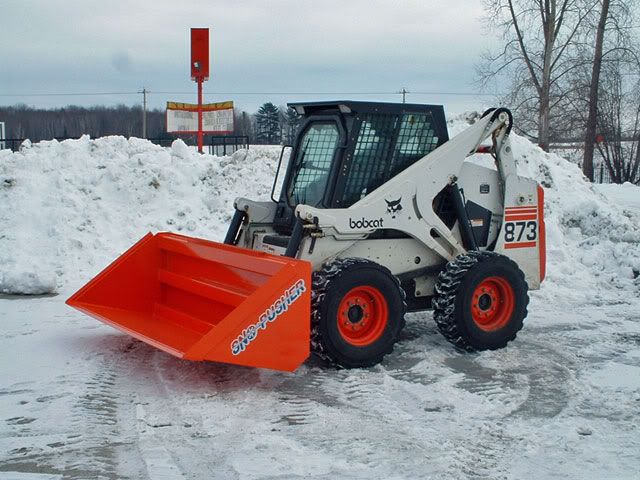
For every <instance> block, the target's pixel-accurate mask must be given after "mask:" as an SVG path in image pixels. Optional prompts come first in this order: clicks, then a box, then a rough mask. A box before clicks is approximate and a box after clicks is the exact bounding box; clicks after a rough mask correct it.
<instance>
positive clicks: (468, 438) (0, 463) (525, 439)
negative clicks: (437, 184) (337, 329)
mask: <svg viewBox="0 0 640 480" xmlns="http://www.w3.org/2000/svg"><path fill="white" fill-rule="evenodd" d="M450 128H451V131H452V132H453V133H455V132H456V131H459V130H460V129H461V128H463V125H462V124H461V123H460V122H458V123H456V124H453V125H451V126H450ZM514 153H515V156H516V158H517V161H518V163H519V169H520V171H521V173H522V174H526V175H529V176H532V177H534V178H536V179H538V181H540V182H541V183H542V184H543V185H544V186H545V189H546V205H545V206H546V213H547V235H548V267H547V272H548V274H547V280H546V281H545V283H544V284H543V288H542V289H541V290H540V291H537V292H532V294H531V304H530V307H529V312H530V313H529V316H528V317H527V320H526V324H525V328H524V330H523V331H522V332H521V333H520V334H519V336H518V338H517V339H516V341H515V342H513V343H512V344H510V345H509V347H508V348H506V349H504V350H500V351H495V352H483V353H479V354H466V353H460V352H458V351H456V350H455V349H454V348H453V347H452V346H451V345H450V344H449V343H447V342H446V341H445V340H444V338H443V337H441V336H440V335H439V333H438V332H437V330H436V328H435V326H434V324H433V322H432V319H431V314H430V313H422V314H413V315H410V316H409V318H408V323H407V328H406V329H405V331H404V334H403V336H402V340H401V341H400V342H399V344H398V345H397V347H396V349H395V351H394V353H393V354H392V355H390V356H388V357H387V358H386V359H385V361H384V363H383V364H382V365H380V366H377V367H375V368H372V369H360V370H341V371H335V370H331V369H327V368H325V367H323V366H322V365H321V364H319V363H318V362H317V361H315V360H313V359H312V360H310V361H309V362H307V364H306V365H305V366H303V367H302V368H301V369H299V370H298V371H297V372H295V373H293V374H287V373H281V372H273V371H265V370H256V369H248V368H241V367H234V366H228V365H221V364H213V363H190V362H185V361H181V360H178V359H176V358H174V357H171V356H169V355H167V354H165V353H162V352H160V351H157V350H155V349H153V348H152V347H149V346H147V345H146V344H143V343H140V342H138V341H135V340H133V339H131V338H129V337H127V336H126V335H123V334H120V333H119V332H117V331H115V330H113V329H111V328H109V327H107V326H104V325H102V324H100V323H98V322H96V321H94V320H93V319H91V318H89V317H86V316H83V315H81V314H79V313H76V312H74V311H72V310H71V309H69V308H68V307H66V306H65V305H64V300H65V299H66V298H67V297H68V296H69V295H70V294H71V293H73V291H75V289H77V288H78V287H79V286H81V285H82V284H83V283H85V282H86V281H87V280H88V279H89V278H91V277H92V276H93V275H95V273H97V272H98V271H99V270H100V269H102V268H103V267H104V265H106V264H107V263H109V262H110V261H111V260H112V259H113V258H114V257H116V256H117V255H118V254H119V253H120V252H122V251H123V250H124V249H126V248H127V247H128V246H130V245H131V244H132V243H133V242H134V241H136V240H137V239H139V238H140V237H141V236H142V235H143V234H144V233H146V232H147V231H149V230H154V231H156V230H172V231H181V232H183V233H185V234H188V235H193V236H200V237H205V238H210V239H218V240H219V239H221V237H222V236H223V234H224V231H225V229H226V225H227V223H228V221H229V219H230V215H231V210H232V200H233V198H234V197H235V196H237V195H246V196H248V197H253V198H268V196H269V193H270V191H271V182H272V179H273V175H274V172H275V167H276V165H277V157H278V154H279V149H277V148H269V147H265V148H255V149H254V148H252V149H251V150H250V151H249V152H246V151H242V152H237V153H236V154H234V155H233V156H230V157H224V158H217V157H211V156H206V155H205V156H199V155H197V154H194V153H193V152H192V151H190V150H189V149H188V148H186V147H185V146H184V145H183V144H181V143H180V142H177V143H175V144H174V145H173V147H172V148H170V149H164V148H160V147H156V146H153V145H152V144H150V143H148V142H145V141H143V140H136V139H132V140H129V141H128V140H126V139H123V138H120V137H110V138H102V139H97V140H90V139H88V138H82V139H80V140H68V141H65V142H62V143H58V142H41V143H39V144H35V145H32V146H30V147H28V148H24V149H23V150H22V151H21V152H20V153H13V154H12V153H9V152H3V151H0V221H1V222H2V230H1V232H0V291H2V292H4V293H5V294H16V293H45V294H46V295H41V296H37V297H24V296H17V295H4V296H3V297H2V298H0V324H1V325H2V327H1V329H0V373H1V376H0V379H1V380H0V412H2V417H1V418H0V479H4V478H11V479H14V478H15V479H23V478H28V479H45V478H46V479H50V478H51V479H52V478H83V479H84V478H113V479H115V478H132V479H135V478H151V479H159V478H163V479H164V478H193V479H199V478H216V479H217V478H219V479H228V478H326V479H334V478H367V479H370V478H385V479H386V478H397V479H401V478H403V479H404V478H407V479H413V478H436V479H449V478H450V479H460V478H491V479H494V478H512V479H522V478H536V479H541V478H571V479H585V478H593V479H601V478H618V479H622V478H629V479H631V478H638V477H637V475H638V471H640V454H639V453H638V452H640V418H639V416H638V413H639V412H640V313H638V312H640V298H639V297H640V278H637V277H638V272H640V206H639V205H638V202H640V188H638V187H635V186H631V185H628V186H627V185H625V186H621V187H618V186H616V187H609V186H603V187H598V188H594V187H592V186H591V185H589V184H588V183H586V182H585V181H584V180H583V178H582V175H581V173H580V171H579V170H578V169H577V167H575V166H574V165H572V164H571V163H569V162H567V161H565V160H563V159H562V158H560V157H558V156H556V155H548V154H544V153H543V152H541V151H540V150H539V149H538V148H537V147H535V146H533V145H531V144H530V143H529V142H527V141H526V140H524V139H522V138H519V137H517V136H514ZM478 161H483V160H482V159H479V160H478Z"/></svg>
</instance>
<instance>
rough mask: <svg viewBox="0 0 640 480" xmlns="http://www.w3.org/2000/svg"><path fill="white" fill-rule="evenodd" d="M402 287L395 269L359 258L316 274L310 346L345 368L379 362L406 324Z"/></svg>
mask: <svg viewBox="0 0 640 480" xmlns="http://www.w3.org/2000/svg"><path fill="white" fill-rule="evenodd" d="M405 310H406V305H405V302H404V290H402V288H401V287H400V283H399V282H398V279H397V278H396V277H395V276H393V275H392V274H391V272H390V271H389V270H388V269H387V268H385V267H383V266H381V265H378V264H377V263H375V262H371V261H369V260H365V259H361V258H346V259H338V260H335V261H333V262H331V263H329V264H327V265H325V266H324V267H323V268H322V269H321V270H320V271H318V272H314V274H313V291H312V315H311V319H312V320H311V327H312V330H311V347H312V349H313V351H314V352H315V353H316V354H317V355H319V356H320V357H322V358H324V359H325V360H327V361H329V362H331V363H333V364H335V365H337V366H342V367H346V368H355V367H369V366H372V365H375V364H377V363H380V362H381V361H382V358H383V357H384V356H385V355H386V354H387V353H391V351H392V350H393V345H394V343H395V342H396V340H397V338H398V336H399V334H400V331H401V330H402V328H403V327H404V313H405Z"/></svg>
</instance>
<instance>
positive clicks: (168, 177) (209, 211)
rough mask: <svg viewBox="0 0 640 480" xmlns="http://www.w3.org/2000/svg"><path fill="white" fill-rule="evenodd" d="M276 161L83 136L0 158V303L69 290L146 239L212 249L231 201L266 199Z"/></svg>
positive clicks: (266, 153) (261, 151)
mask: <svg viewBox="0 0 640 480" xmlns="http://www.w3.org/2000/svg"><path fill="white" fill-rule="evenodd" d="M279 152H280V150H279V148H277V147H276V148H274V147H256V148H252V149H251V150H249V151H246V150H243V151H238V152H236V153H235V154H233V155H231V156H226V157H214V156H211V155H199V154H198V153H197V152H194V151H193V150H191V149H190V148H188V147H187V146H186V145H185V144H184V142H182V141H181V140H177V141H175V142H174V143H173V145H172V147H171V148H162V147H159V146H157V145H154V144H152V143H150V142H148V141H146V140H141V139H136V138H132V139H130V140H127V139H125V138H123V137H104V138H99V139H95V140H92V139H90V138H89V137H86V136H85V137H82V138H80V139H78V140H65V141H63V142H57V141H46V142H40V143H36V144H33V145H25V146H24V147H23V148H22V149H21V151H20V152H17V153H11V152H9V151H0V221H1V222H2V231H1V233H0V293H24V294H37V293H50V292H55V291H56V290H57V289H59V288H60V287H63V286H65V285H67V284H68V285H70V286H72V287H78V286H80V285H81V284H83V283H85V282H86V281H87V280H88V279H89V278H90V277H91V276H92V275H94V274H96V273H97V272H99V271H100V270H101V269H102V268H103V267H104V266H105V265H107V264H108V263H109V262H110V261H111V260H112V259H113V258H114V257H116V256H117V255H119V254H120V253H121V252H122V251H124V250H125V249H126V248H128V247H129V246H130V245H131V244H132V243H133V242H135V241H137V240H138V239H140V238H141V237H142V236H143V235H144V234H145V233H147V232H149V231H176V232H183V233H185V234H187V235H194V236H201V237H204V238H210V239H220V238H221V237H222V236H223V235H224V232H225V231H226V226H227V224H228V222H229V220H230V218H231V215H232V213H233V200H234V198H235V197H236V196H238V195H240V194H246V195H248V196H251V197H257V198H264V199H266V198H268V196H269V194H270V192H271V182H272V178H273V175H274V172H275V168H276V166H277V159H278V155H279Z"/></svg>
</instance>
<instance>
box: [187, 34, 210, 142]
mask: <svg viewBox="0 0 640 480" xmlns="http://www.w3.org/2000/svg"><path fill="white" fill-rule="evenodd" d="M208 79H209V29H208V28H192V29H191V80H195V81H196V82H197V84H198V151H199V152H200V153H203V150H202V82H204V81H206V80H208Z"/></svg>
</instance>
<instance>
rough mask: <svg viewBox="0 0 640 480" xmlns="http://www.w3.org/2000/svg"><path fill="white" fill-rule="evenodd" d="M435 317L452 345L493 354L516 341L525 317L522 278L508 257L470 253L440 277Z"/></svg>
mask: <svg viewBox="0 0 640 480" xmlns="http://www.w3.org/2000/svg"><path fill="white" fill-rule="evenodd" d="M435 290H436V293H435V298H434V301H433V307H434V311H433V318H434V319H435V321H436V324H437V325H438V329H439V330H440V332H441V333H442V335H444V337H445V338H446V339H447V340H449V341H450V342H451V343H453V344H454V345H456V346H458V347H460V348H463V349H464V350H467V351H473V350H495V349H497V348H502V347H504V346H506V345H507V343H508V342H510V341H511V340H513V339H514V338H516V335H517V333H518V332H519V331H520V330H521V329H522V322H523V320H524V318H525V317H526V316H527V305H528V304H529V296H528V294H527V291H528V286H527V282H526V281H525V279H524V274H523V273H522V271H521V270H520V268H518V265H517V264H516V263H515V262H514V261H513V260H511V259H510V258H508V257H505V256H504V255H499V254H497V253H494V252H478V251H472V252H469V253H467V254H465V255H460V256H459V257H457V258H455V259H454V260H452V261H451V262H449V263H448V264H447V266H446V268H445V269H444V270H443V271H442V272H440V275H439V276H438V280H437V282H436V287H435Z"/></svg>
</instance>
